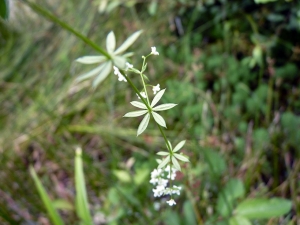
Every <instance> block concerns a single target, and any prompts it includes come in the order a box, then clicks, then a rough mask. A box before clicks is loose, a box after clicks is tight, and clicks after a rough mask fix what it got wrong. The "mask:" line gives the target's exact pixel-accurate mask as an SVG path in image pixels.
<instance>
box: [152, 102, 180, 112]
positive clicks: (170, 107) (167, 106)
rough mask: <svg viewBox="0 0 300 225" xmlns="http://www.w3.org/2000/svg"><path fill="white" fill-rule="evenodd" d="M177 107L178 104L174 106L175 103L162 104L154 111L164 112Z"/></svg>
mask: <svg viewBox="0 0 300 225" xmlns="http://www.w3.org/2000/svg"><path fill="white" fill-rule="evenodd" d="M176 105H177V104H173V103H167V104H162V105H159V106H156V107H154V108H153V110H154V111H164V110H168V109H172V108H173V107H175V106H176Z"/></svg>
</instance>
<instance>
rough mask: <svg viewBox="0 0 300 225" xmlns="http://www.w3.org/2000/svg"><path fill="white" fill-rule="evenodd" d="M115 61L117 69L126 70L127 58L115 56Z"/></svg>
mask: <svg viewBox="0 0 300 225" xmlns="http://www.w3.org/2000/svg"><path fill="white" fill-rule="evenodd" d="M113 61H114V64H115V65H116V67H118V68H120V69H125V65H126V58H124V57H123V56H114V57H113Z"/></svg>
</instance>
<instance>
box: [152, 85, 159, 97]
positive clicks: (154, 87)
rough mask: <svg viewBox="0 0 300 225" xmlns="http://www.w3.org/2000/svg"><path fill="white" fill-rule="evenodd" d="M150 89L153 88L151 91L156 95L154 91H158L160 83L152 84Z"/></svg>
mask: <svg viewBox="0 0 300 225" xmlns="http://www.w3.org/2000/svg"><path fill="white" fill-rule="evenodd" d="M152 90H153V93H154V94H155V95H156V93H157V92H158V91H160V85H159V84H157V85H156V86H153V88H152Z"/></svg>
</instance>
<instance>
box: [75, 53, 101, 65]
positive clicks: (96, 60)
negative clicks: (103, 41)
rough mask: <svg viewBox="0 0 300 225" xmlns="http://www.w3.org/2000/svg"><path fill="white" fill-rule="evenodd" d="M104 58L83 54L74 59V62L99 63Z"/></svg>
mask: <svg viewBox="0 0 300 225" xmlns="http://www.w3.org/2000/svg"><path fill="white" fill-rule="evenodd" d="M105 60H106V57H105V56H101V55H100V56H83V57H80V58H78V59H76V62H79V63H83V64H93V63H101V62H104V61H105Z"/></svg>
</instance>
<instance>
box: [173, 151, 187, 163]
mask: <svg viewBox="0 0 300 225" xmlns="http://www.w3.org/2000/svg"><path fill="white" fill-rule="evenodd" d="M174 156H175V157H176V158H177V159H179V160H181V161H183V162H189V159H188V158H187V157H186V156H183V155H181V154H177V153H174Z"/></svg>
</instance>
